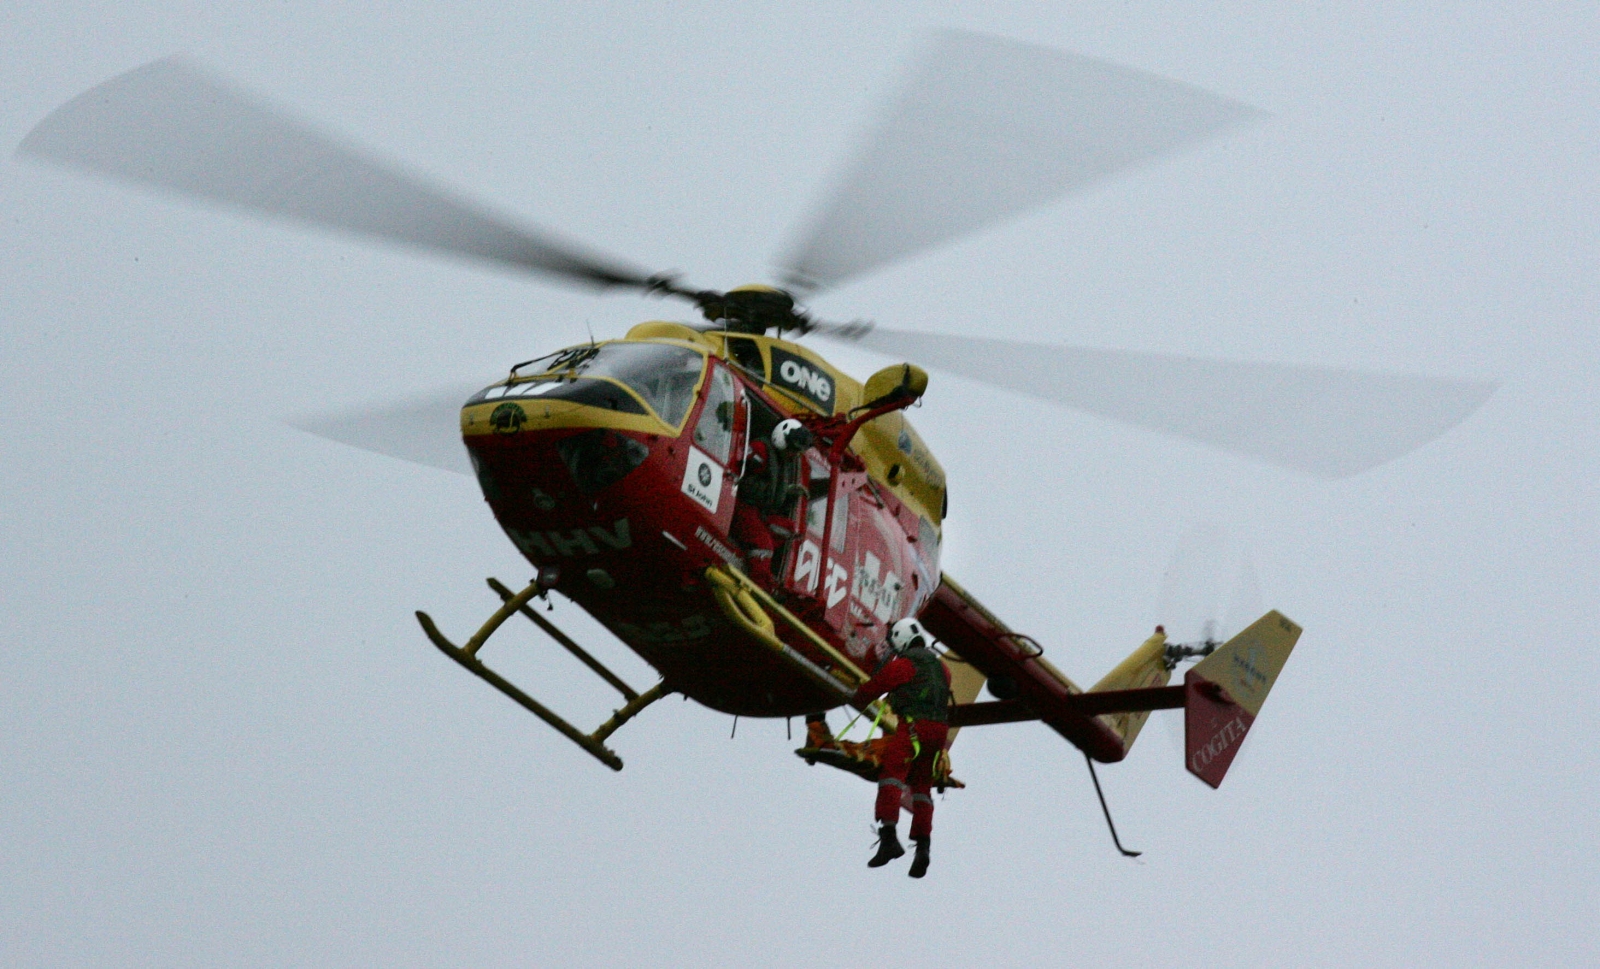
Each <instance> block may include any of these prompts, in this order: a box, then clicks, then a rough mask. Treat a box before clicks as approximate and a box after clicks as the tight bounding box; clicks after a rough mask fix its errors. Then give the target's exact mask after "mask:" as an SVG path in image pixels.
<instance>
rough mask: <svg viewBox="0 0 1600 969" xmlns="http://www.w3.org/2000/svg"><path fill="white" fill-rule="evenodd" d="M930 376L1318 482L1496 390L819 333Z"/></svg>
mask: <svg viewBox="0 0 1600 969" xmlns="http://www.w3.org/2000/svg"><path fill="white" fill-rule="evenodd" d="M817 332H818V333H820V334H821V335H824V336H828V337H830V338H833V339H840V340H847V341H849V342H852V343H855V344H857V345H859V346H862V347H865V348H867V349H870V350H875V351H878V352H880V353H884V354H888V355H890V356H894V357H898V358H900V359H904V360H909V361H912V362H914V363H918V364H920V365H922V366H926V367H930V368H937V369H940V370H944V371H946V372H948V373H953V374H956V375H958V376H962V377H966V378H968V379H971V380H976V381H979V382H981V383H986V384H989V385H991V386H996V387H1003V388H1005V389H1007V390H1012V391H1016V392H1017V393H1022V394H1027V395H1028V396H1031V397H1037V398H1039V399H1041V400H1048V401H1053V402H1055V403H1059V404H1065V405H1067V406H1069V407H1074V408H1077V409H1078V410H1082V411H1086V412H1088V413H1091V414H1097V415H1099V416H1101V417H1108V418H1110V419H1112V420H1115V421H1120V422H1123V423H1126V424H1133V425H1136V426H1138V427H1143V428H1148V429H1150V430H1154V431H1160V432H1162V433H1165V434H1171V435H1175V436H1177V437H1181V438H1186V439H1188V440H1192V441H1199V442H1201V443H1204V444H1209V445H1211V446H1213V447H1217V448H1221V449H1222V450H1224V451H1230V452H1233V453H1235V454H1243V455H1246V456H1248V457H1252V458H1256V459H1259V460H1261V461H1265V462H1267V463H1269V464H1274V465H1278V466H1280V467H1285V468H1290V469H1292V470H1295V471H1302V472H1305V473H1307V474H1311V475H1315V476H1316V477H1320V478H1346V477H1350V476H1351V475H1356V474H1360V473H1361V472H1363V471H1367V470H1370V469H1371V468H1375V467H1377V466H1378V465H1380V464H1384V463H1386V462H1389V461H1393V460H1394V459H1396V458H1398V457H1401V456H1402V455H1405V454H1409V453H1411V452H1412V451H1414V450H1416V449H1417V448H1420V447H1422V446H1423V445H1424V444H1426V443H1428V442H1429V441H1432V440H1433V439H1435V438H1437V437H1439V436H1440V435H1442V434H1444V433H1445V432H1446V431H1448V430H1449V429H1450V428H1452V427H1455V426H1456V425H1457V424H1459V423H1461V422H1462V421H1463V420H1465V419H1466V418H1467V417H1468V416H1469V415H1470V414H1472V412H1473V411H1475V410H1477V409H1478V407H1479V406H1481V405H1482V404H1483V402H1484V401H1486V400H1488V399H1489V396H1490V395H1491V394H1493V393H1494V390H1495V384H1492V383H1485V382H1481V381H1471V380H1450V379H1444V378H1438V377H1422V376H1414V375H1410V374H1396V373H1375V372H1370V371H1360V370H1340V369H1335V368H1332V367H1313V366H1302V365H1294V364H1278V363H1254V362H1247V361H1234V360H1209V359H1204V358H1200V357H1185V356H1178V355H1176V354H1165V353H1141V352H1134V351H1127V350H1095V349H1088V348H1085V347H1070V346H1049V345H1042V344H1034V343H1020V342H1013V341H1009V340H994V339H984V338H976V337H958V336H949V335H945V334H932V333H910V332H905V331H898V330H887V329H883V328H881V327H866V326H841V327H833V328H819V329H818V331H817Z"/></svg>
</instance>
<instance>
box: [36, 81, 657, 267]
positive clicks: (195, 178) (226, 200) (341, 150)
mask: <svg viewBox="0 0 1600 969" xmlns="http://www.w3.org/2000/svg"><path fill="white" fill-rule="evenodd" d="M18 152H19V154H22V155H26V156H32V157H34V158H40V159H45V160H48V161H52V162H56V163H59V164H63V165H69V166H73V167H77V168H82V169H87V170H89V171H92V172H95V173H97V174H100V175H104V176H107V177H110V178H113V179H117V180H120V181H124V182H133V183H137V184H141V185H147V186H153V187H156V188H160V189H165V190H167V191H171V192H176V193H179V194H182V195H188V196H191V197H194V198H198V199H202V200H205V201H208V202H216V203H221V204H224V205H229V206H234V207H238V208H243V209H248V210H252V211H254V212H257V213H260V214H264V215H269V216H274V217H277V218H283V219H289V220H292V221H296V222H302V223H309V224H312V225H318V226H323V227H326V228H331V229H338V230H341V231H344V232H350V233H355V234H358V235H364V236H369V237H373V238H377V239H381V240H384V241H387V242H394V243H400V244H402V245H407V246H415V247H419V248H424V249H432V250H435V251H439V252H444V253H450V254H453V255H458V256H465V257H469V258H474V259H480V260H487V261H489V262H493V263H498V264H501V265H504V266H511V267H515V268H517V269H523V270H533V271H537V272H541V273H546V274H550V275H553V276H555V277H558V278H560V279H563V280H566V281H568V282H572V283H577V284H580V285H586V286H591V287H597V288H603V287H607V286H632V287H641V288H646V289H648V288H650V287H651V285H652V284H651V280H650V279H649V277H648V276H646V275H645V274H644V273H643V272H642V271H640V270H638V269H635V268H633V267H631V266H628V265H626V264H624V263H621V262H618V261H616V260H613V259H610V258H608V257H604V256H600V255H597V254H595V253H592V252H590V251H588V250H586V249H584V248H582V247H580V246H578V245H575V244H573V243H569V242H565V241H561V240H558V239H557V238H556V237H554V236H553V235H552V234H550V233H548V232H545V231H543V230H534V229H530V228H526V227H520V226H517V225H515V224H514V223H513V222H512V221H510V220H508V219H505V218H503V217H501V216H498V215H496V214H493V213H491V212H489V211H487V210H486V209H484V208H482V207H480V206H478V205H476V204H474V203H471V202H468V201H466V200H464V199H461V198H459V197H457V196H455V195H453V194H452V193H450V192H449V191H447V190H445V189H442V188H439V187H436V186H434V185H430V184H429V183H427V182H426V181H423V180H422V179H420V178H417V177H415V176H412V175H408V174H405V173H402V172H400V171H398V170H396V169H395V168H394V167H392V166H390V165H387V164H385V163H383V162H380V161H378V160H376V159H373V158H371V157H369V156H367V155H366V154H364V153H362V152H359V151H357V150H355V149H352V148H349V147H346V146H344V145H342V144H340V143H339V142H337V141H335V140H334V139H332V138H330V137H328V136H326V135H324V134H322V133H321V132H318V131H316V130H315V129H313V128H311V127H310V126H308V125H306V124H304V123H302V122H299V121H296V120H293V119H291V118H288V117H286V116H284V115H282V114H280V113H279V112H277V111H276V110H274V109H272V108H270V107H267V106H266V105H264V104H261V103H259V102H258V101H256V100H255V99H254V98H252V97H251V96H249V95H247V94H245V93H244V92H241V91H239V90H237V89H235V88H234V87H233V86H232V85H231V84H229V83H228V82H226V81H224V80H223V79H221V78H219V77H217V76H215V75H213V74H211V73H210V72H209V71H207V70H205V69H204V68H202V67H201V66H200V65H198V64H196V63H194V62H192V61H190V60H187V59H185V58H182V57H171V58H166V59H164V60H159V61H155V62H153V63H150V64H146V65H145V66H143V67H140V68H137V69H135V70H133V71H130V72H128V73H126V74H122V75H120V76H118V77H114V78H112V79H111V80H109V81H106V82H105V83H104V84H101V85H100V86H98V87H95V88H93V89H91V90H89V91H86V92H85V93H83V94H81V95H79V96H78V97H77V98H74V99H73V100H72V101H69V102H67V103H66V104H64V105H62V106H61V107H60V108H57V109H56V110H55V111H54V112H52V113H51V114H50V115H49V116H48V117H46V118H45V119H44V120H43V121H41V122H40V123H39V124H38V126H36V127H35V128H34V129H33V131H31V132H30V133H29V134H28V136H27V138H25V139H24V140H23V142H22V145H21V146H20V148H19V149H18Z"/></svg>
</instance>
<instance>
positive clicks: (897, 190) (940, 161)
mask: <svg viewBox="0 0 1600 969" xmlns="http://www.w3.org/2000/svg"><path fill="white" fill-rule="evenodd" d="M1257 116H1259V112H1257V111H1256V110H1255V109H1253V108H1250V107H1247V106H1245V105H1242V104H1239V103H1237V102H1234V101H1229V100H1227V99H1225V98H1221V97H1218V96H1217V95H1214V94H1210V93H1208V92H1206V91H1202V90H1200V89H1199V88H1196V87H1191V86H1189V85H1187V84H1182V83H1179V82H1177V81H1170V80H1167V79H1166V78H1161V77H1156V76H1155V75H1153V74H1146V73H1144V72H1142V71H1136V70H1133V69H1131V68H1127V67H1122V66H1119V65H1115V64H1108V63H1106V62H1104V61H1099V60H1095V59H1093V58H1089V57H1080V56H1077V55H1074V54H1066V53H1062V52H1060V51H1055V50H1050V49H1048V48H1044V47H1035V46H1032V45H1029V44H1020V43H1016V42H1014V41H1008V40H1000V39H998V38H994V37H985V36H982V35H979V34H970V33H964V32H958V31H945V32H941V33H940V34H939V35H937V38H936V40H935V42H934V44H933V45H932V47H931V48H930V49H928V50H927V51H926V52H925V53H924V54H923V56H922V57H921V58H920V59H919V60H918V61H917V63H916V65H915V69H914V70H913V71H912V73H911V76H910V78H909V80H908V82H907V83H906V86H905V89H904V91H903V93H902V94H901V95H900V99H899V100H898V101H897V102H896V103H894V104H893V105H892V106H891V107H890V109H889V110H888V112H887V113H886V114H885V115H884V116H883V117H882V118H881V120H880V121H879V122H878V125H877V127H876V129H875V130H873V132H872V133H871V135H870V136H869V137H868V138H867V139H866V141H865V142H864V143H863V144H862V146H861V148H860V149H859V151H858V152H857V153H856V155H855V157H854V158H853V160H852V161H851V162H850V164H849V165H848V166H847V167H846V168H845V170H844V172H843V174H842V175H841V176H840V177H839V179H838V182H837V186H836V188H835V189H834V190H833V193H832V195H831V196H830V197H829V198H828V199H827V200H826V201H824V202H822V203H821V204H820V205H819V206H818V207H817V208H816V209H815V210H814V214H813V215H812V217H811V218H810V219H809V221H808V223H807V228H806V229H805V230H804V231H803V232H802V233H800V234H799V236H798V237H797V238H796V239H795V240H794V241H793V242H792V244H791V245H790V246H789V247H788V248H787V249H786V250H785V251H784V253H783V255H782V256H781V257H780V258H779V259H778V260H777V265H778V267H779V268H780V270H782V271H783V272H784V273H785V275H786V278H787V280H788V281H789V282H790V283H791V284H793V285H796V286H800V287H812V288H817V287H823V286H836V285H838V284H839V283H841V282H843V281H844V280H846V279H848V278H850V277H851V276H855V275H858V274H860V273H863V272H866V271H867V270H869V269H875V268H877V267H879V266H882V265H884V264H886V263H889V262H892V261H894V260H896V259H899V258H901V257H903V256H906V255H909V254H910V253H913V252H916V251H918V250H921V249H925V248H928V247H930V246H933V245H936V244H938V243H942V242H946V241H949V240H950V239H954V238H955V237H957V236H960V235H963V234H965V233H968V232H972V231H973V230H975V229H979V228H982V227H983V226H986V225H989V224H991V223H994V222H998V221H1000V220H1002V219H1006V218H1009V217H1012V216H1016V215H1020V214H1021V213H1023V212H1026V211H1028V210H1030V209H1033V208H1037V207H1038V206H1041V205H1043V204H1044V203H1046V202H1048V201H1050V200H1051V199H1054V198H1056V197H1057V196H1060V195H1062V194H1064V193H1066V192H1070V191H1073V190H1077V189H1082V188H1085V187H1087V186H1089V185H1092V184H1093V183H1095V182H1096V181H1099V180H1100V179H1103V178H1105V177H1107V176H1109V175H1111V174H1113V173H1115V172H1118V171H1121V170H1123V169H1126V168H1128V167H1130V166H1133V165H1137V164H1139V163H1141V162H1145V161H1149V160H1150V159H1153V158H1156V157H1158V156H1160V155H1163V154H1166V153H1168V152H1171V151H1174V150H1175V149H1178V148H1181V147H1183V146H1185V145H1189V144H1192V143H1194V142H1197V141H1199V140H1201V139H1202V138H1205V137H1207V136H1209V135H1211V134H1214V133H1216V132H1218V131H1220V130H1222V129H1223V128H1226V127H1228V126H1229V125H1233V124H1238V123H1240V122H1243V121H1245V120H1248V119H1250V118H1253V117H1257Z"/></svg>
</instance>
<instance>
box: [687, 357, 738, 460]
mask: <svg viewBox="0 0 1600 969" xmlns="http://www.w3.org/2000/svg"><path fill="white" fill-rule="evenodd" d="M694 443H695V446H696V447H698V448H700V450H702V451H704V452H706V453H707V454H709V455H711V456H712V457H713V458H715V459H716V460H717V461H719V462H720V463H722V464H727V463H728V454H729V452H730V451H731V450H732V449H733V375H732V374H730V373H728V371H727V368H725V367H722V366H720V365H715V364H714V365H712V368H711V376H710V378H709V379H708V380H707V382H706V406H705V408H704V409H703V410H701V411H700V420H698V421H696V422H695V425H694Z"/></svg>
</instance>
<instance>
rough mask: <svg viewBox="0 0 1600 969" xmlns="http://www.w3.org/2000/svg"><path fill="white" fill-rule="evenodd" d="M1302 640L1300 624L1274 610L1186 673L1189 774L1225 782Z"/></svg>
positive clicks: (1185, 709)
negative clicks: (1282, 672)
mask: <svg viewBox="0 0 1600 969" xmlns="http://www.w3.org/2000/svg"><path fill="white" fill-rule="evenodd" d="M1299 639H1300V627H1299V626H1297V625H1295V624H1294V622H1292V621H1291V620H1289V619H1288V618H1287V617H1285V616H1284V615H1283V614H1282V613H1279V612H1277V611H1276V610H1274V611H1273V612H1269V613H1267V614H1266V615H1265V616H1262V617H1261V618H1260V619H1257V620H1256V621H1255V622H1253V623H1251V624H1250V626H1249V628H1247V629H1245V631H1244V632H1241V633H1240V634H1239V635H1237V636H1235V637H1233V638H1232V639H1230V640H1228V641H1227V642H1226V643H1224V644H1222V645H1221V646H1219V647H1218V648H1217V651H1216V652H1214V653H1212V654H1211V655H1210V656H1207V657H1206V658H1205V659H1203V660H1201V661H1200V662H1199V663H1197V664H1195V666H1194V668H1193V669H1191V670H1189V672H1187V673H1185V674H1184V677H1183V685H1184V692H1185V696H1184V735H1185V747H1186V751H1185V759H1186V762H1187V766H1188V768H1189V773H1191V774H1193V775H1194V776H1196V777H1198V778H1200V779H1201V780H1203V781H1205V782H1206V783H1207V784H1210V785H1211V786H1212V787H1216V786H1218V785H1220V784H1221V783H1222V778H1223V776H1224V775H1226V774H1227V773H1228V767H1229V765H1231V764H1232V763H1233V758H1234V757H1235V756H1236V755H1237V754H1238V753H1239V745H1240V744H1241V743H1243V742H1244V737H1245V734H1247V733H1249V732H1250V728H1251V726H1253V725H1254V724H1255V720H1256V717H1257V715H1259V714H1260V713H1261V705H1262V703H1264V702H1266V699H1267V693H1268V692H1269V691H1270V690H1271V689H1272V684H1273V683H1275V682H1277V680H1278V673H1279V672H1281V671H1282V670H1283V664H1284V663H1286V662H1288V660H1289V653H1290V652H1291V651H1292V650H1293V649H1294V644H1295V643H1296V642H1297V641H1298V640H1299Z"/></svg>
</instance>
